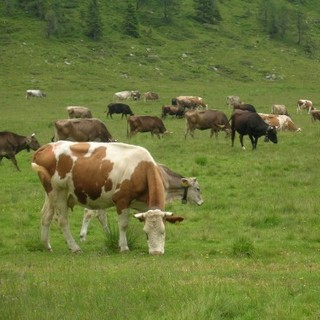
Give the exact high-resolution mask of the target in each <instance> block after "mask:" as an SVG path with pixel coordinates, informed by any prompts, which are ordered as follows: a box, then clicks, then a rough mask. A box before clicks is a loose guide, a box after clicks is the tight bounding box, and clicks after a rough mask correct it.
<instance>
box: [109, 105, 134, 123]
mask: <svg viewBox="0 0 320 320" xmlns="http://www.w3.org/2000/svg"><path fill="white" fill-rule="evenodd" d="M107 108H108V111H106V112H107V118H108V117H109V115H110V118H111V119H112V115H113V114H114V113H121V114H122V116H121V119H122V118H123V116H126V117H127V115H129V116H132V115H133V112H132V110H131V109H130V107H129V106H128V105H127V104H124V103H116V102H111V103H109V104H108V106H107Z"/></svg>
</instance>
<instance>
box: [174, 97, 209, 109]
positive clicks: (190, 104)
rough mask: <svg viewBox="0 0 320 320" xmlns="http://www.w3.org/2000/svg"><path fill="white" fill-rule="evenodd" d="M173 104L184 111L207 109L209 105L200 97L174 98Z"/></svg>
mask: <svg viewBox="0 0 320 320" xmlns="http://www.w3.org/2000/svg"><path fill="white" fill-rule="evenodd" d="M171 103H172V104H173V105H174V106H180V107H182V108H184V109H207V108H208V105H207V104H206V103H205V102H204V101H203V98H202V97H198V96H179V97H176V98H173V99H172V101H171Z"/></svg>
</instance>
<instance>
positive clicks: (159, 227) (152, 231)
mask: <svg viewBox="0 0 320 320" xmlns="http://www.w3.org/2000/svg"><path fill="white" fill-rule="evenodd" d="M171 215H172V212H163V211H161V210H159V209H156V210H148V211H147V212H143V213H137V214H135V215H134V216H135V217H136V218H137V219H139V220H141V221H143V222H144V228H143V231H144V232H145V233H146V235H147V238H148V246H149V254H153V255H155V254H164V244H165V225H164V219H165V217H166V216H171Z"/></svg>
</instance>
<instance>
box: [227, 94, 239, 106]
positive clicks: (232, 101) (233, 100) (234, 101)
mask: <svg viewBox="0 0 320 320" xmlns="http://www.w3.org/2000/svg"><path fill="white" fill-rule="evenodd" d="M226 103H227V106H228V107H234V106H235V105H240V104H242V101H241V99H240V98H239V97H238V96H227V100H226Z"/></svg>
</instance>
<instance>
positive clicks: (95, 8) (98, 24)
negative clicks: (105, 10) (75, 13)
mask: <svg viewBox="0 0 320 320" xmlns="http://www.w3.org/2000/svg"><path fill="white" fill-rule="evenodd" d="M86 34H87V36H88V37H90V38H91V39H93V40H98V39H100V38H101V36H102V21H101V17H100V8H99V1H98V0H90V1H89V7H88V15H87V32H86Z"/></svg>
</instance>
